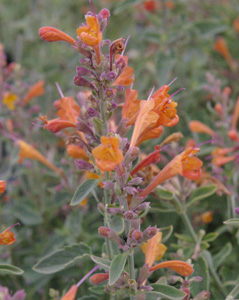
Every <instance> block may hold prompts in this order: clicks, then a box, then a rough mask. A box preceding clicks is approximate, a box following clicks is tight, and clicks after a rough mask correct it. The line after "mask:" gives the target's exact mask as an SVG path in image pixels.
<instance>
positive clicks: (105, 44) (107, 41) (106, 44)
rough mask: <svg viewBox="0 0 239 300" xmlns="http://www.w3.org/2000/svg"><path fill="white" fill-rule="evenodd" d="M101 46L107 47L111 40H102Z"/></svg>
mask: <svg viewBox="0 0 239 300" xmlns="http://www.w3.org/2000/svg"><path fill="white" fill-rule="evenodd" d="M102 42H103V46H109V45H110V44H111V40H109V39H107V40H103V41H102Z"/></svg>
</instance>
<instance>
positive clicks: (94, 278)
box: [90, 273, 109, 285]
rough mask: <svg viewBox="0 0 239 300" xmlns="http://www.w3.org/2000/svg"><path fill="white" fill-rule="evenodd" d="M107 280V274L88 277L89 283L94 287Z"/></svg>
mask: <svg viewBox="0 0 239 300" xmlns="http://www.w3.org/2000/svg"><path fill="white" fill-rule="evenodd" d="M108 279H109V274H108V273H98V274H95V275H93V276H91V277H90V282H91V283H92V284H94V285H97V284H100V283H102V282H104V281H105V280H108Z"/></svg>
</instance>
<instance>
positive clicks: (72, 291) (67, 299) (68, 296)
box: [61, 284, 78, 300]
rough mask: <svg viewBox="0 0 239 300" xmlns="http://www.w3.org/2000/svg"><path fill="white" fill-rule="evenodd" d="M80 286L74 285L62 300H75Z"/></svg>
mask: <svg viewBox="0 0 239 300" xmlns="http://www.w3.org/2000/svg"><path fill="white" fill-rule="evenodd" d="M77 289H78V286H77V285H76V284H74V285H72V287H71V288H70V289H69V291H68V292H67V293H66V294H65V295H64V296H63V297H62V298H61V300H75V298H76V293H77Z"/></svg>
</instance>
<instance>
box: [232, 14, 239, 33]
mask: <svg viewBox="0 0 239 300" xmlns="http://www.w3.org/2000/svg"><path fill="white" fill-rule="evenodd" d="M233 26H234V28H235V30H236V31H237V32H239V16H238V17H237V18H236V19H235V20H234V22H233Z"/></svg>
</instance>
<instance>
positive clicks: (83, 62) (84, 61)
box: [80, 58, 90, 65]
mask: <svg viewBox="0 0 239 300" xmlns="http://www.w3.org/2000/svg"><path fill="white" fill-rule="evenodd" d="M89 62H90V60H89V59H88V58H81V59H80V64H81V65H88V64H89Z"/></svg>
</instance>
